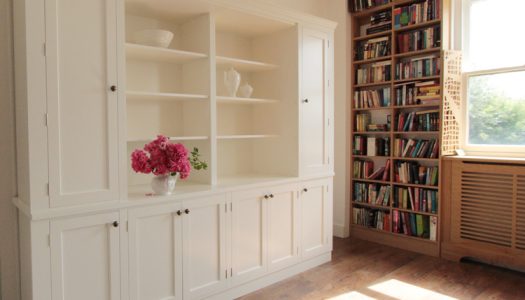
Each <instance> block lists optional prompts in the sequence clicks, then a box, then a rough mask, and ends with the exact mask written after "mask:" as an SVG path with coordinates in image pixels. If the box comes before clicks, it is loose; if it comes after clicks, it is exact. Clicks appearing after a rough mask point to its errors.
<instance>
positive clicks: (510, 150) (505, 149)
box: [460, 66, 525, 157]
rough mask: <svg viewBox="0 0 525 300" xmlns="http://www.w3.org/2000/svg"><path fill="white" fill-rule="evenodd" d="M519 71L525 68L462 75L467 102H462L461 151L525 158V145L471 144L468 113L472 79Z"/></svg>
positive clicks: (473, 72) (464, 73) (463, 90)
mask: <svg viewBox="0 0 525 300" xmlns="http://www.w3.org/2000/svg"><path fill="white" fill-rule="evenodd" d="M518 71H525V66H519V67H509V68H499V69H489V70H481V71H471V72H463V73H462V81H463V85H462V92H461V93H462V98H463V99H465V101H462V102H461V104H462V105H461V117H462V119H463V126H461V131H460V141H461V149H463V150H465V151H466V152H467V154H469V155H483V156H520V157H523V156H525V145H515V146H512V145H477V144H469V143H468V137H469V129H470V124H469V114H468V113H469V112H468V92H469V86H468V85H469V82H470V78H471V77H476V76H483V75H495V74H505V73H512V72H518Z"/></svg>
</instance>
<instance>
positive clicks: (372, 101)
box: [354, 87, 391, 108]
mask: <svg viewBox="0 0 525 300" xmlns="http://www.w3.org/2000/svg"><path fill="white" fill-rule="evenodd" d="M390 97H391V92H390V88H389V87H386V88H379V89H375V90H362V91H355V92H354V107H355V108H376V107H387V106H390Z"/></svg>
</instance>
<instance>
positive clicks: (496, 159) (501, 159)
mask: <svg viewBox="0 0 525 300" xmlns="http://www.w3.org/2000/svg"><path fill="white" fill-rule="evenodd" d="M443 159H444V160H461V161H479V162H484V163H487V162H489V163H514V164H525V158H524V157H511V156H477V155H453V156H443Z"/></svg>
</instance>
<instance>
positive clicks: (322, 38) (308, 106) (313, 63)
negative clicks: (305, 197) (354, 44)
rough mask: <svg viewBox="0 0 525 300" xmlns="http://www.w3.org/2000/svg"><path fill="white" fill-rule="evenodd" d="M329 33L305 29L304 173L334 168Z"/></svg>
mask: <svg viewBox="0 0 525 300" xmlns="http://www.w3.org/2000/svg"><path fill="white" fill-rule="evenodd" d="M327 43H328V35H327V34H326V33H324V32H319V31H314V30H309V29H306V28H305V29H303V34H302V47H301V55H302V59H301V60H302V64H301V97H302V99H301V108H300V110H301V128H300V130H301V149H300V154H301V174H302V175H309V174H316V173H323V172H328V171H329V170H330V159H329V156H330V130H329V116H330V109H331V108H330V101H329V97H330V91H329V87H328V77H327V74H328V72H327V70H328V67H329V61H328V57H329V56H328V44H327Z"/></svg>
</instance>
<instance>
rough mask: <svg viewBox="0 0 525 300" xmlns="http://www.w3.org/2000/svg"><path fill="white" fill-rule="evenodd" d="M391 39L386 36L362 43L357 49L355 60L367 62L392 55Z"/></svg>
mask: <svg viewBox="0 0 525 300" xmlns="http://www.w3.org/2000/svg"><path fill="white" fill-rule="evenodd" d="M390 45H391V43H390V37H388V36H384V37H379V38H375V39H370V40H366V41H364V42H360V43H359V44H358V45H357V47H356V50H355V51H356V53H355V60H366V59H373V58H379V57H384V56H388V55H390V51H391V46H390Z"/></svg>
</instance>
